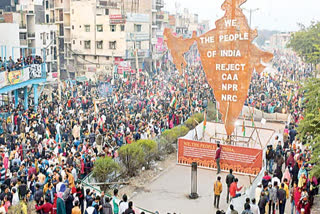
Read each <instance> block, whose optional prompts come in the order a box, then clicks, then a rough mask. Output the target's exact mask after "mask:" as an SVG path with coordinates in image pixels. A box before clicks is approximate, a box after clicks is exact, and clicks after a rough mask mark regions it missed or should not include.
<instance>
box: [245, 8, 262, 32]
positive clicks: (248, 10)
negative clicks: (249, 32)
mask: <svg viewBox="0 0 320 214" xmlns="http://www.w3.org/2000/svg"><path fill="white" fill-rule="evenodd" d="M243 9H244V10H245V11H247V12H249V14H250V15H249V26H250V28H251V27H252V14H253V13H254V12H257V11H258V10H259V8H256V9H245V8H243Z"/></svg>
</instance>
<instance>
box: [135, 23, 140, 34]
mask: <svg viewBox="0 0 320 214" xmlns="http://www.w3.org/2000/svg"><path fill="white" fill-rule="evenodd" d="M134 32H141V25H136V24H135V25H134Z"/></svg>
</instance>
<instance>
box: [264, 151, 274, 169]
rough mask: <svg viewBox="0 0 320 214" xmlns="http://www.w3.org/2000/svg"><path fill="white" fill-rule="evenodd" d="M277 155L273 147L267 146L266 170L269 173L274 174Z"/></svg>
mask: <svg viewBox="0 0 320 214" xmlns="http://www.w3.org/2000/svg"><path fill="white" fill-rule="evenodd" d="M274 157H275V153H274V151H273V149H272V145H268V146H267V151H266V160H267V162H266V168H267V170H268V171H269V173H273V162H274Z"/></svg>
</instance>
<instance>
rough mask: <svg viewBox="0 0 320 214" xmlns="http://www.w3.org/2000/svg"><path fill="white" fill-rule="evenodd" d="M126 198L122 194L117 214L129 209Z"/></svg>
mask: <svg viewBox="0 0 320 214" xmlns="http://www.w3.org/2000/svg"><path fill="white" fill-rule="evenodd" d="M127 201H128V197H127V195H126V194H124V195H123V196H122V201H120V202H119V204H120V205H119V213H120V214H121V213H124V212H125V211H126V210H127V209H128V207H129V205H128V202H127Z"/></svg>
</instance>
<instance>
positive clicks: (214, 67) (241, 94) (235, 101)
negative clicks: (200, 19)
mask: <svg viewBox="0 0 320 214" xmlns="http://www.w3.org/2000/svg"><path fill="white" fill-rule="evenodd" d="M244 2H246V0H225V2H224V3H223V4H222V10H224V11H225V15H224V17H222V18H221V19H219V20H218V21H216V26H217V28H216V29H212V30H210V31H209V32H207V33H205V34H203V35H201V36H199V37H197V36H196V32H194V33H193V36H192V38H190V39H183V38H182V37H176V36H175V35H173V34H172V32H171V30H170V29H165V31H164V37H165V42H166V43H167V46H168V48H169V50H170V52H171V55H172V58H173V62H174V64H175V65H176V67H177V69H178V70H179V71H180V74H182V68H184V67H186V65H187V63H186V61H185V59H184V54H185V53H186V52H187V51H188V50H189V48H190V46H191V45H192V44H193V43H194V42H196V43H197V46H198V49H199V52H200V58H201V62H202V65H203V69H204V71H205V74H206V77H207V80H208V83H209V85H210V86H211V87H212V88H213V92H214V96H215V99H216V100H217V102H218V103H219V104H220V113H221V114H222V120H223V122H224V124H225V128H226V131H227V135H228V136H231V134H232V132H233V130H234V127H235V122H236V120H237V118H238V117H239V115H240V112H241V109H242V107H243V104H244V102H245V100H246V98H247V94H248V89H249V86H250V82H251V77H252V72H253V70H254V69H255V70H256V71H257V72H258V73H261V72H262V71H263V70H264V68H265V66H264V65H262V64H261V63H262V62H264V63H267V62H269V61H271V60H272V58H273V55H272V54H271V53H268V52H264V51H261V50H259V49H258V48H257V47H256V46H255V45H253V44H252V41H253V40H254V39H255V38H256V37H257V31H256V30H251V29H250V28H249V25H248V22H247V19H246V17H245V16H244V14H243V12H242V9H241V8H240V6H241V5H242V4H243V3H244Z"/></svg>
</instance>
